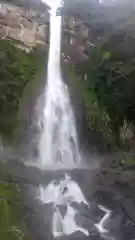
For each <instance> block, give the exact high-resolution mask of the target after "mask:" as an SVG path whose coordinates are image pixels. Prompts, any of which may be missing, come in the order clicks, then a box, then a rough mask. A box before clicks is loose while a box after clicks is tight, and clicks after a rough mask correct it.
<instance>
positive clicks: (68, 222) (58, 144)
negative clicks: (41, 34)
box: [39, 0, 111, 238]
mask: <svg viewBox="0 0 135 240" xmlns="http://www.w3.org/2000/svg"><path fill="white" fill-rule="evenodd" d="M53 1H54V2H55V4H54V2H53ZM50 3H52V6H51V7H52V8H51V11H50V49H49V60H48V79H47V86H46V98H45V109H44V116H43V131H42V134H41V140H40V144H39V152H40V163H41V165H42V166H45V167H47V166H48V165H51V166H50V167H51V169H52V168H53V167H54V166H55V165H56V166H57V167H58V168H59V167H60V166H61V164H62V166H63V168H64V169H66V168H69V167H71V168H73V167H74V166H78V164H79V163H80V153H79V150H78V140H77V132H76V126H75V118H74V114H73V110H72V107H71V103H70V98H69V93H68V88H67V86H66V85H65V84H64V82H63V81H62V78H61V69H60V46H61V23H62V21H61V16H56V11H57V7H58V6H59V3H60V0H58V4H56V0H51V1H50V0H49V4H50ZM39 198H40V200H41V202H42V203H43V204H48V203H52V204H53V209H54V215H53V219H52V233H53V236H54V237H56V238H57V237H60V236H63V235H70V234H72V233H74V232H76V231H80V232H82V233H83V234H84V235H86V236H89V231H88V230H87V229H85V228H83V227H80V226H78V225H77V224H76V221H75V216H76V214H77V213H78V212H77V210H75V209H74V208H73V206H72V203H73V202H76V203H78V204H81V203H83V204H85V205H86V206H87V207H88V208H89V203H88V202H87V201H86V199H85V197H84V196H83V193H82V191H81V189H80V187H79V185H78V184H77V183H76V182H75V181H73V180H72V179H71V177H70V176H68V175H67V174H65V178H64V179H61V180H60V182H59V183H57V182H55V180H53V181H52V182H50V183H49V184H48V185H47V187H46V188H44V187H42V186H41V187H40V197H39ZM61 205H63V206H65V207H66V209H67V210H66V213H65V216H64V217H62V215H61V213H60V210H59V207H60V206H61ZM99 207H100V209H101V210H103V211H104V212H105V216H104V217H103V219H102V220H101V221H100V222H99V223H97V224H95V227H96V228H97V229H98V231H99V232H100V233H102V234H106V233H107V232H108V231H107V230H106V229H105V228H104V226H105V224H106V222H107V221H108V219H109V217H110V214H111V212H110V211H109V210H108V209H106V208H104V207H102V206H99ZM102 236H103V235H102ZM103 238H104V237H103Z"/></svg>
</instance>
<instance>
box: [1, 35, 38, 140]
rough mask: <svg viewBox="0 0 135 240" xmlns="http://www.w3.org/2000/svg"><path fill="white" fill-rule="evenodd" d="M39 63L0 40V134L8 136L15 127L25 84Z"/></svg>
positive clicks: (34, 57) (29, 55)
mask: <svg viewBox="0 0 135 240" xmlns="http://www.w3.org/2000/svg"><path fill="white" fill-rule="evenodd" d="M38 66H39V63H38V60H37V58H36V56H35V54H34V52H33V53H30V54H26V53H25V52H24V51H22V50H21V49H18V48H17V47H16V46H15V45H13V43H12V42H9V41H6V40H0V113H1V114H0V132H1V134H3V135H5V136H10V134H12V130H13V129H14V127H15V126H16V113H17V110H18V107H19V103H20V99H21V96H22V93H23V90H24V88H25V86H26V84H27V83H28V82H29V81H30V80H32V79H33V78H34V76H35V74H36V70H37V69H38Z"/></svg>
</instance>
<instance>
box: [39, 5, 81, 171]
mask: <svg viewBox="0 0 135 240" xmlns="http://www.w3.org/2000/svg"><path fill="white" fill-rule="evenodd" d="M61 24H62V19H61V16H56V8H52V9H51V11H50V49H49V59H48V76H47V86H46V93H45V108H44V116H43V130H42V134H41V139H40V144H39V152H40V161H41V163H42V165H55V164H63V165H64V166H65V167H68V166H70V165H75V164H77V163H79V162H80V154H79V150H78V140H77V132H76V126H75V118H74V114H73V110H72V107H71V103H70V98H69V93H68V88H67V86H66V85H65V83H64V82H63V81H62V78H61V68H60V51H61V49H60V47H61Z"/></svg>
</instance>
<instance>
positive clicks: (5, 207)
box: [0, 40, 45, 240]
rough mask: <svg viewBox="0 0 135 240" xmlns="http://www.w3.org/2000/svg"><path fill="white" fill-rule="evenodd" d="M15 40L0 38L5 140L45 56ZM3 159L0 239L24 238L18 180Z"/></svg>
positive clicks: (0, 164)
mask: <svg viewBox="0 0 135 240" xmlns="http://www.w3.org/2000/svg"><path fill="white" fill-rule="evenodd" d="M17 44H18V42H16V41H15V42H14V41H8V40H0V112H1V114H0V134H1V137H2V139H4V140H6V141H9V140H11V139H12V135H13V132H14V129H15V128H16V127H17V113H18V110H19V106H20V102H21V99H22V95H23V92H24V89H25V87H26V85H27V84H28V83H29V82H30V81H34V80H35V78H36V76H37V74H38V72H39V70H40V69H41V67H42V66H43V65H42V63H43V62H44V57H45V55H44V53H41V52H40V51H39V48H33V50H32V51H31V52H30V53H29V54H27V53H26V52H25V51H23V50H21V49H19V48H18V47H17ZM39 58H40V61H39ZM3 160H4V159H0V239H2V240H4V239H5V240H9V239H13V240H15V239H17V240H27V239H30V236H28V233H27V230H26V226H25V223H24V221H23V217H24V216H23V215H22V212H21V202H20V184H19V183H16V181H15V182H14V180H13V176H12V175H10V173H8V170H7V169H5V165H3ZM17 208H18V210H17Z"/></svg>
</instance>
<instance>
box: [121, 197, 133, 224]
mask: <svg viewBox="0 0 135 240" xmlns="http://www.w3.org/2000/svg"><path fill="white" fill-rule="evenodd" d="M121 205H122V207H123V210H124V212H125V213H126V214H127V215H128V217H129V218H130V219H131V220H132V221H133V222H134V224H135V203H133V200H132V199H131V198H123V199H122V201H121Z"/></svg>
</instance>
